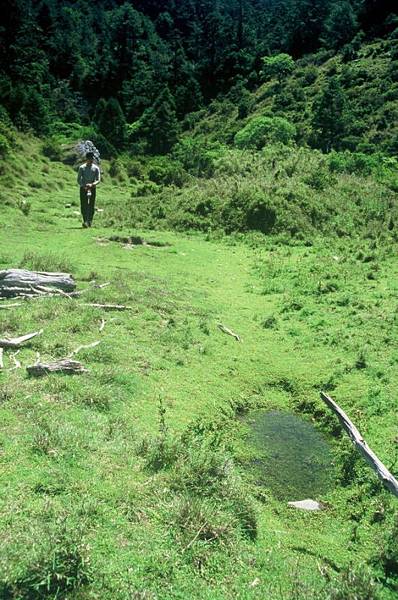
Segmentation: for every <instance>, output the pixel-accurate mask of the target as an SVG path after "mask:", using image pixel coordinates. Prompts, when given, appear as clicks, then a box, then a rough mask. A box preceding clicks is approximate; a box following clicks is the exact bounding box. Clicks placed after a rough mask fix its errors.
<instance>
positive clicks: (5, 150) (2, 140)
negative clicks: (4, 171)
mask: <svg viewBox="0 0 398 600" xmlns="http://www.w3.org/2000/svg"><path fill="white" fill-rule="evenodd" d="M9 152H10V144H9V142H8V140H7V138H6V137H5V136H4V135H3V134H2V133H0V158H5V157H6V156H7V155H8V154H9Z"/></svg>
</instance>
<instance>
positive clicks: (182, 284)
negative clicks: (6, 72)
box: [0, 137, 397, 600]
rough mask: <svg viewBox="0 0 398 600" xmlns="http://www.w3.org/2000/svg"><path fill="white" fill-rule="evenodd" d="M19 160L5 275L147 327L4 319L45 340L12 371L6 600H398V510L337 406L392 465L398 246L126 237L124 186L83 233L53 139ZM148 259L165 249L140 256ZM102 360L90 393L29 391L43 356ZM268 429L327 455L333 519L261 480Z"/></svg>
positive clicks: (5, 414) (108, 319)
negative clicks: (41, 277) (263, 418)
mask: <svg viewBox="0 0 398 600" xmlns="http://www.w3.org/2000/svg"><path fill="white" fill-rule="evenodd" d="M16 147H17V148H18V149H19V151H18V153H17V155H16V156H15V157H13V160H12V165H13V171H14V172H15V171H16V172H17V173H19V176H20V181H19V185H18V198H20V200H19V199H18V198H17V199H16V205H14V199H13V198H12V197H11V196H7V198H8V200H7V205H6V206H4V203H3V206H2V210H1V230H2V232H3V233H2V235H1V237H0V243H1V247H0V261H1V263H0V267H1V268H8V267H11V266H14V267H15V266H23V267H25V268H30V269H39V270H67V271H70V272H71V273H72V274H73V276H74V277H75V278H76V280H77V283H78V288H79V289H84V288H89V290H90V289H91V291H89V292H87V293H86V295H85V296H84V302H97V303H98V302H100V303H116V304H125V305H127V306H130V307H131V310H130V311H126V312H120V313H119V312H118V313H112V312H110V313H106V312H103V311H101V309H98V308H93V307H84V306H82V300H83V297H82V299H76V300H71V299H68V298H60V297H59V298H41V299H38V300H26V301H24V302H23V303H22V305H21V306H16V307H11V308H9V309H7V308H6V305H7V304H10V301H8V302H5V301H2V303H1V311H2V315H1V316H2V321H1V329H2V337H6V336H11V337H14V336H17V335H21V334H25V333H27V332H30V331H37V330H38V329H40V328H43V334H42V335H41V336H39V337H37V338H35V340H34V341H33V342H32V344H31V346H30V347H26V348H23V349H22V350H21V351H20V352H19V354H18V356H17V360H18V361H19V362H20V363H21V365H22V368H15V362H14V359H13V357H12V353H10V352H9V351H7V352H6V354H5V358H4V369H2V371H1V374H0V377H1V379H2V388H1V390H2V391H1V406H0V411H1V422H2V428H1V448H2V451H1V455H0V460H1V463H2V468H3V485H2V491H1V511H0V514H1V517H0V527H1V531H2V533H1V536H2V539H3V548H2V553H1V558H0V563H1V566H0V572H1V583H0V586H1V587H0V589H1V595H2V597H4V598H36V597H37V598H55V597H58V598H59V597H62V598H93V597H94V598H99V597H101V598H112V599H113V598H131V597H132V596H133V597H142V598H162V599H164V598H180V597H185V598H187V597H188V598H198V599H199V598H200V599H204V598H209V599H210V598H211V599H212V600H213V599H214V598H220V599H221V598H222V599H224V598H264V596H267V598H270V599H274V598H275V600H277V599H278V600H279V598H281V595H282V597H285V598H289V599H290V598H303V599H304V598H305V599H309V598H314V599H315V598H322V599H325V598H330V599H332V598H333V599H336V598H351V597H352V598H354V597H358V595H356V596H354V595H351V594H353V593H354V592H353V590H354V589H355V590H356V591H355V594H359V597H368V598H382V599H389V598H391V599H392V598H393V597H394V596H395V594H396V589H397V587H396V586H397V580H396V573H397V556H396V547H395V542H394V540H395V536H396V526H397V525H396V521H395V520H394V519H395V516H394V515H395V514H396V511H395V499H394V498H393V497H392V496H391V495H390V494H389V493H388V492H386V491H384V490H383V489H382V488H381V484H380V483H378V481H377V479H376V478H375V475H374V474H373V473H372V472H371V471H370V470H369V469H368V467H367V466H366V465H365V464H364V463H363V462H362V460H361V459H360V458H359V455H357V454H356V453H355V451H354V449H353V448H352V446H351V444H350V442H349V441H348V439H347V438H346V436H345V435H343V434H342V433H341V431H340V428H339V427H338V425H337V422H336V421H335V419H334V417H333V416H332V415H331V414H329V413H328V411H327V409H326V407H325V406H324V405H323V404H322V402H321V401H320V399H319V391H320V390H321V389H323V390H327V391H328V392H329V393H331V394H332V395H333V397H335V398H336V399H337V400H338V402H339V403H340V404H341V405H342V406H343V407H344V408H345V410H346V411H347V412H348V413H349V414H350V415H351V416H352V418H354V419H355V421H356V422H357V424H358V425H359V426H360V429H361V431H362V433H363V434H364V436H365V437H366V439H367V441H368V443H369V444H370V445H371V447H373V448H374V450H375V451H376V452H377V453H378V454H379V456H380V458H381V459H382V460H383V461H384V462H385V463H386V464H387V465H394V461H395V459H396V440H395V433H396V426H397V415H396V411H395V391H394V390H395V388H394V381H395V378H396V374H397V373H396V369H397V361H396V356H395V354H396V352H395V345H394V343H393V340H394V327H395V321H396V302H395V298H396V285H397V266H396V261H395V257H394V254H395V253H394V246H392V245H391V244H390V243H387V239H386V238H385V236H384V235H382V236H380V235H379V236H378V237H376V238H375V237H374V236H372V237H371V238H368V239H366V237H359V235H358V237H354V236H352V237H345V236H343V237H340V238H338V237H335V236H328V237H325V238H320V237H319V236H318V237H314V238H312V243H311V246H309V245H308V243H307V241H306V240H304V241H302V242H300V240H299V239H296V241H295V243H294V245H288V244H286V243H285V242H284V241H283V239H282V238H278V237H277V236H269V237H268V238H267V237H261V241H260V238H258V239H257V238H252V241H251V242H252V243H251V245H252V247H250V245H247V244H244V243H243V244H242V242H241V241H239V240H237V239H236V238H235V239H234V238H229V240H228V239H224V240H219V241H217V240H215V239H213V241H211V240H208V241H205V240H204V239H203V238H201V237H197V236H184V235H179V236H177V235H175V234H172V233H166V232H163V233H161V232H154V231H145V230H137V229H136V228H133V229H132V228H131V227H128V228H127V227H123V228H121V227H120V223H119V222H118V221H116V222H115V223H114V224H113V225H111V224H110V217H109V215H108V214H107V213H108V212H110V213H111V214H112V211H114V210H115V208H114V207H115V198H114V197H115V192H117V195H118V201H119V202H121V203H123V202H124V201H127V200H128V197H129V193H128V190H127V189H125V188H127V184H126V185H121V184H120V182H119V183H118V184H116V181H117V179H116V177H117V175H114V179H113V180H112V178H111V177H110V175H109V173H108V170H109V169H110V168H111V165H107V164H104V170H105V176H104V183H103V185H102V187H101V188H100V190H99V204H98V206H99V207H100V208H102V209H103V212H99V213H97V216H96V219H95V228H94V229H92V230H83V229H81V226H80V220H79V215H78V212H77V211H76V208H77V205H76V204H77V203H76V184H75V173H74V172H73V170H72V169H71V167H67V166H64V165H62V164H61V163H53V162H50V161H49V159H47V158H45V157H44V156H42V155H40V144H39V142H37V141H36V140H35V139H33V138H27V137H25V138H19V137H18V138H17V139H16ZM22 149H23V151H22ZM5 176H6V175H3V177H5ZM346 185H347V186H349V180H347V181H346ZM369 185H371V184H370V182H368V183H363V186H364V189H365V187H366V186H369ZM71 204H72V205H71ZM28 207H29V208H28ZM76 212H77V214H75V213H76ZM105 225H107V226H105ZM387 232H388V235H390V234H391V232H389V230H388V229H387ZM385 235H387V234H385ZM140 237H141V238H143V239H144V240H147V242H148V243H149V244H150V243H151V242H153V245H135V246H134V245H132V244H131V243H130V244H129V243H126V240H128V239H130V240H131V239H132V240H134V239H135V240H137V239H138V240H139V238H140ZM111 238H112V239H113V240H120V242H118V241H110V239H111ZM10 240H12V247H11V246H10ZM135 243H136V244H137V242H135ZM107 282H110V285H109V286H108V287H105V288H103V289H101V288H96V287H95V286H94V285H93V284H94V283H96V284H102V283H107ZM11 304H12V303H11ZM218 323H222V324H223V325H224V326H226V327H228V328H230V329H231V330H232V331H233V332H237V333H238V334H239V336H240V337H241V340H242V341H241V342H240V343H239V342H237V341H236V340H235V339H234V338H233V337H231V336H229V335H226V334H225V333H223V332H222V331H221V330H220V329H219V327H218ZM101 327H103V328H102V330H101V331H100V328H101ZM97 340H100V342H101V343H100V344H99V345H98V346H97V347H96V348H91V349H87V350H82V351H81V352H80V353H79V354H78V356H77V358H78V359H79V360H81V361H82V363H83V364H84V365H85V367H87V368H88V370H89V371H88V373H86V374H83V375H80V376H79V375H77V376H69V377H68V376H62V375H56V374H54V375H50V376H47V377H44V378H40V379H34V378H33V379H32V378H29V377H28V376H27V374H26V371H25V367H26V366H27V365H29V364H32V363H33V362H34V361H35V360H36V355H37V353H39V354H40V357H41V359H42V360H46V359H47V360H51V359H55V358H62V357H64V356H66V355H68V354H69V353H70V352H71V351H73V350H75V349H76V348H77V347H78V346H80V345H82V344H83V345H84V344H89V343H91V342H93V341H97ZM259 410H261V412H262V413H263V412H264V411H265V413H268V412H269V411H282V412H289V413H290V414H296V415H298V416H300V417H301V418H302V419H303V420H304V421H306V422H308V423H313V426H314V427H315V428H316V430H317V431H318V432H319V433H320V434H322V436H325V437H324V439H325V440H326V441H327V443H328V445H330V449H331V451H332V452H333V456H334V467H333V469H334V470H333V475H332V477H333V484H332V485H331V487H330V486H329V487H328V488H327V489H325V490H324V491H323V492H321V493H320V494H319V493H318V495H317V499H320V500H322V502H324V504H325V506H326V507H327V509H326V510H324V511H321V512H320V513H315V514H311V513H309V514H306V513H301V512H300V511H297V512H294V510H293V509H291V508H288V507H287V500H288V499H291V500H293V499H294V500H297V499H298V498H296V497H287V498H286V497H285V498H280V496H279V493H277V491H276V489H274V487H273V486H272V484H271V480H269V479H267V478H266V479H265V480H264V479H263V478H261V477H259V475H258V474H257V472H256V470H255V468H254V467H253V464H255V462H256V460H258V456H259V454H258V452H259V449H258V448H256V447H255V446H253V442H252V441H251V435H250V430H251V425H250V422H251V421H250V419H252V418H254V415H255V414H257V413H258V411H259ZM245 415H247V417H244V416H245ZM242 416H243V417H244V418H242ZM262 452H265V451H264V450H263V451H262ZM260 456H263V455H262V454H260ZM271 456H272V455H271ZM263 458H264V460H268V461H269V460H270V455H269V454H268V453H267V452H265V455H264V456H263ZM280 460H281V459H278V455H275V456H274V457H273V458H272V460H271V463H269V464H270V465H274V468H275V469H276V471H278V470H281V469H283V468H285V467H283V466H282V464H280V462H278V461H280ZM253 461H254V463H253ZM312 461H315V462H314V463H313V462H312ZM316 462H317V457H313V458H312V459H311V461H310V463H309V464H314V465H316ZM286 468H287V467H286ZM306 468H307V467H305V466H304V465H303V464H301V463H300V466H299V467H297V466H296V467H295V469H296V471H297V469H299V470H300V471H301V470H303V472H304V471H305V469H306ZM311 468H312V467H311ZM392 468H393V469H394V467H392ZM292 477H293V475H292ZM290 483H291V485H292V486H293V487H292V490H291V493H292V494H293V493H294V486H295V485H298V484H294V483H293V481H292V482H290ZM358 590H359V591H358Z"/></svg>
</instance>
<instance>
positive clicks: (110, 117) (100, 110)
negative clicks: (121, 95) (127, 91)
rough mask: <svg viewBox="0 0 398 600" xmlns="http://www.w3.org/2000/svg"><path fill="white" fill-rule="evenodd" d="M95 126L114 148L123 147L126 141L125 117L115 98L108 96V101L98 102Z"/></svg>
mask: <svg viewBox="0 0 398 600" xmlns="http://www.w3.org/2000/svg"><path fill="white" fill-rule="evenodd" d="M96 117H97V119H98V120H97V123H96V125H97V127H98V129H99V131H100V133H102V135H103V136H104V137H105V138H106V139H107V140H108V141H109V142H110V143H111V144H112V145H113V146H115V148H116V149H120V148H123V146H124V144H125V141H126V119H125V116H124V113H123V111H122V108H121V106H120V104H119V101H118V100H116V98H109V100H108V102H106V103H105V105H104V104H103V102H102V100H100V101H99V102H98V105H97V110H96Z"/></svg>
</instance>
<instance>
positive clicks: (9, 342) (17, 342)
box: [0, 329, 43, 348]
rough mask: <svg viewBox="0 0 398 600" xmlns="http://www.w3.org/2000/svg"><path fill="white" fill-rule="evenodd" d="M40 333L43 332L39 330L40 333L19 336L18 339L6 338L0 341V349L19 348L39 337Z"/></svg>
mask: <svg viewBox="0 0 398 600" xmlns="http://www.w3.org/2000/svg"><path fill="white" fill-rule="evenodd" d="M42 333H43V330H42V329H40V331H35V332H34V333H27V334H26V335H21V336H20V337H16V338H7V339H3V340H2V339H0V348H20V347H21V346H22V344H24V343H25V342H28V341H29V340H31V339H32V338H34V337H36V336H37V335H41V334H42Z"/></svg>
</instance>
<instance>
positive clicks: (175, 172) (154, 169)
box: [148, 157, 187, 187]
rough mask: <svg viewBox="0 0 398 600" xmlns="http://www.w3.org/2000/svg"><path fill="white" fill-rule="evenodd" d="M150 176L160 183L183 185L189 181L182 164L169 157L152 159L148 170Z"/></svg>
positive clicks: (152, 179)
mask: <svg viewBox="0 0 398 600" xmlns="http://www.w3.org/2000/svg"><path fill="white" fill-rule="evenodd" d="M148 177H149V179H150V180H151V181H154V182H155V183H157V184H159V185H176V186H177V187H182V186H183V185H184V183H186V181H187V173H186V171H185V170H184V168H183V166H182V164H181V163H180V162H179V161H177V160H170V159H169V158H168V157H159V158H157V159H156V160H152V161H151V163H150V167H149V170H148Z"/></svg>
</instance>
